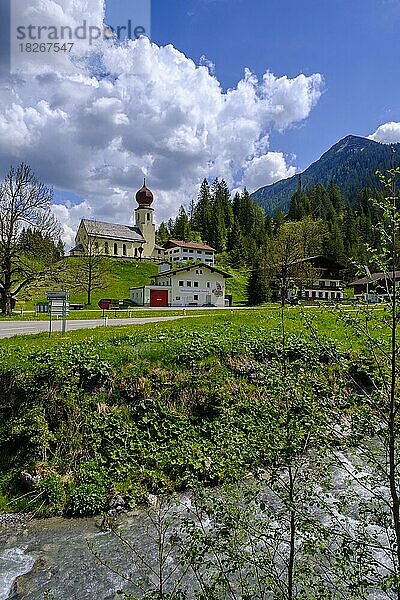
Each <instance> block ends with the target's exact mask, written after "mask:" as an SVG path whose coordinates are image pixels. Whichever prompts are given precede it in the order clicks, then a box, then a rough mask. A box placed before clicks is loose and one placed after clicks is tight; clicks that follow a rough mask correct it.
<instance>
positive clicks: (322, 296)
mask: <svg viewBox="0 0 400 600" xmlns="http://www.w3.org/2000/svg"><path fill="white" fill-rule="evenodd" d="M300 262H306V263H308V265H309V266H310V268H311V272H312V277H311V278H310V279H309V280H305V281H302V282H301V283H299V282H297V283H296V285H294V286H292V287H291V290H290V297H296V298H299V299H303V300H343V271H344V269H345V266H344V265H342V264H340V263H338V262H336V261H334V260H331V259H330V258H327V257H326V256H323V255H317V256H308V257H306V258H302V259H299V260H298V261H296V263H300Z"/></svg>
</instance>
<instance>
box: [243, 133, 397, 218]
mask: <svg viewBox="0 0 400 600" xmlns="http://www.w3.org/2000/svg"><path fill="white" fill-rule="evenodd" d="M393 145H394V147H395V149H396V150H397V154H398V153H399V150H400V144H393ZM392 161H393V155H392V152H391V147H390V146H389V145H388V144H380V143H378V142H375V141H373V140H368V139H366V138H362V137H358V136H354V135H348V136H347V137H345V138H344V139H342V140H340V141H339V142H337V143H336V144H334V146H332V147H331V148H330V149H329V150H327V152H325V153H324V154H323V155H322V156H321V158H319V159H318V160H317V161H315V162H314V163H313V164H312V165H310V166H309V167H308V168H307V169H306V170H305V171H304V172H303V173H301V180H302V185H303V188H304V189H306V188H308V187H310V186H315V185H317V184H322V185H323V186H324V187H328V186H329V184H330V183H331V182H333V183H335V184H336V185H337V186H338V187H339V188H340V190H341V192H342V194H343V195H344V196H345V198H346V199H347V200H349V202H350V203H351V204H354V203H355V201H356V197H357V192H359V191H360V190H362V189H363V188H368V187H369V188H371V187H376V185H377V180H376V176H375V172H376V171H377V170H378V169H379V170H382V171H384V170H385V169H388V168H390V167H391V166H392ZM398 161H399V158H398V157H397V159H396V160H395V164H397V163H398ZM298 181H299V176H298V175H294V176H293V177H289V178H288V179H283V180H281V181H277V182H276V183H273V184H271V185H267V186H265V187H262V188H260V189H259V190H257V191H256V192H254V193H253V194H252V195H251V197H252V198H253V200H255V202H257V204H259V205H260V206H262V207H263V208H264V209H265V211H266V212H267V213H268V214H270V215H273V214H274V212H275V211H276V210H277V209H280V210H282V211H283V212H286V211H287V210H288V209H289V205H290V199H291V197H292V195H293V194H294V192H295V191H296V189H297V187H298Z"/></svg>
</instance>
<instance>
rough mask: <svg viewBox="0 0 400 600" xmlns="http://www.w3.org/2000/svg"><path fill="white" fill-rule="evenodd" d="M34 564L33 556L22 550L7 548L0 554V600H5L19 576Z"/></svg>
mask: <svg viewBox="0 0 400 600" xmlns="http://www.w3.org/2000/svg"><path fill="white" fill-rule="evenodd" d="M34 563H35V559H34V558H33V556H30V555H29V554H25V551H24V550H23V549H22V548H14V547H12V548H7V549H6V550H3V552H0V600H7V598H9V596H10V592H11V590H12V588H13V584H14V581H15V580H16V578H17V577H18V576H19V575H24V574H25V573H28V572H29V571H30V570H31V569H32V567H33V565H34Z"/></svg>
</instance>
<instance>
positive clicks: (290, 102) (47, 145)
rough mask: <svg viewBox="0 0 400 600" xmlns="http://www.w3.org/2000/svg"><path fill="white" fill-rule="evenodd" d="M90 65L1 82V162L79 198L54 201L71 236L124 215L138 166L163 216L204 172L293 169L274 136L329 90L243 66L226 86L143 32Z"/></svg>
mask: <svg viewBox="0 0 400 600" xmlns="http://www.w3.org/2000/svg"><path fill="white" fill-rule="evenodd" d="M35 1H36V3H39V0H35ZM69 1H70V3H71V6H73V7H74V11H75V12H74V15H75V16H76V14H77V15H79V14H80V8H79V6H80V4H82V3H83V4H85V7H86V8H87V5H88V4H90V6H91V10H92V11H93V12H94V13H95V15H97V16H99V15H100V14H101V11H102V1H101V0H69ZM46 2H49V0H41V3H42V5H44V4H45V3H46ZM81 8H82V7H81ZM75 16H74V18H75ZM203 62H204V60H203ZM92 63H93V60H92V58H91V57H89V59H87V60H86V59H85V63H84V64H85V69H86V70H84V71H82V72H81V73H80V74H75V75H65V74H64V75H63V74H60V73H47V74H44V75H40V76H36V77H33V76H32V77H30V78H26V79H25V80H23V79H18V80H15V82H14V84H13V86H12V87H10V88H8V87H3V88H2V89H0V107H1V108H0V168H1V169H2V170H3V171H5V169H6V168H7V167H8V166H9V164H10V163H11V162H17V161H20V160H23V161H25V162H27V163H28V164H30V165H31V166H32V168H33V169H34V170H35V172H36V173H37V175H38V177H39V178H41V179H42V180H44V181H46V183H48V184H51V185H54V186H55V187H56V188H58V189H60V190H65V191H68V192H72V193H73V194H75V195H76V196H78V197H80V198H82V202H81V203H80V204H78V205H77V206H75V207H70V206H68V205H65V207H64V208H62V207H61V206H60V205H58V207H57V209H56V212H57V214H58V215H59V217H60V219H61V221H62V223H63V225H64V227H65V237H66V239H68V240H69V239H70V238H71V230H74V229H75V227H76V224H77V222H78V221H79V218H80V217H81V216H85V215H88V214H91V215H92V216H94V217H95V218H99V219H109V220H113V221H115V222H117V221H120V222H129V221H130V220H131V216H132V213H133V210H134V207H135V201H134V193H135V191H136V189H137V188H138V187H139V186H140V185H141V183H142V177H143V174H146V176H147V181H148V185H149V186H150V187H151V189H152V190H153V192H154V194H155V204H154V206H155V208H156V215H157V219H158V221H160V220H162V219H166V218H169V217H170V216H173V215H174V214H175V213H176V211H177V208H178V207H179V204H181V203H182V202H183V203H186V202H189V201H190V199H191V198H193V197H195V196H196V194H197V189H198V185H199V183H200V182H201V180H202V179H203V178H204V177H209V178H210V179H213V178H214V177H224V178H225V179H226V181H227V183H228V185H230V186H231V187H234V186H235V185H241V184H242V183H245V184H246V185H248V187H249V188H250V189H251V188H254V189H255V188H257V187H260V186H261V185H266V184H268V183H271V182H273V181H276V180H277V179H280V178H282V177H287V176H290V175H292V174H293V173H294V171H295V168H294V167H293V166H288V165H287V164H286V161H285V157H284V155H283V154H282V153H281V152H273V151H271V150H270V148H269V138H268V133H269V131H270V130H271V129H273V128H275V129H277V130H280V131H283V130H284V129H286V128H288V127H290V126H293V125H295V124H296V123H298V122H301V121H302V120H304V119H305V118H307V117H308V115H309V114H310V111H311V110H312V108H313V106H314V105H315V104H316V102H317V101H318V99H319V97H320V95H321V93H322V87H323V80H322V77H321V75H319V74H314V75H311V76H309V77H306V76H305V75H299V76H298V77H295V78H293V79H289V78H288V77H286V76H285V77H275V76H274V75H273V74H272V73H270V72H267V73H265V75H264V76H263V77H262V78H261V80H259V79H258V78H257V77H256V76H255V75H254V74H253V73H251V71H250V70H246V71H245V74H244V77H243V79H242V80H241V81H239V82H238V84H237V85H236V86H235V87H234V88H232V89H229V90H227V91H224V90H223V89H222V88H221V85H220V83H219V81H218V80H217V78H216V77H215V76H214V75H213V74H212V72H210V68H209V66H208V65H207V66H204V65H196V64H195V63H194V62H193V61H192V60H191V59H189V58H187V57H186V56H185V55H184V54H183V53H182V52H179V51H178V50H177V49H175V48H174V47H173V46H171V45H168V46H165V47H159V46H157V45H156V44H152V43H150V41H149V40H148V39H147V38H140V39H138V40H135V41H130V42H127V43H124V44H123V45H117V44H114V43H112V42H109V41H108V42H104V43H103V44H102V45H101V46H100V47H98V48H97V54H96V64H97V66H98V68H100V70H101V71H102V73H103V75H102V76H101V77H100V76H95V75H94V74H93V72H92V71H91V70H90V66H89V65H90V64H92ZM97 72H98V71H97ZM104 73H106V75H104Z"/></svg>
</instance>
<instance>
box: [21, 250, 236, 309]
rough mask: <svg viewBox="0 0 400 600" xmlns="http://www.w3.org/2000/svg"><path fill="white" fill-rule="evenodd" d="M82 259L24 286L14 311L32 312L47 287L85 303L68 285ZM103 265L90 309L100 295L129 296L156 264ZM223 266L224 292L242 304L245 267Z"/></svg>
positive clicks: (118, 261)
mask: <svg viewBox="0 0 400 600" xmlns="http://www.w3.org/2000/svg"><path fill="white" fill-rule="evenodd" d="M81 260H82V259H81V258H79V257H67V258H65V259H63V260H62V261H60V262H58V263H56V264H55V265H53V266H52V267H51V269H49V270H48V272H47V273H46V275H45V276H44V277H43V278H41V279H40V280H38V281H35V282H34V283H32V284H30V285H28V286H27V287H25V288H23V290H22V291H21V293H20V295H19V299H18V302H17V304H16V307H15V312H16V313H20V311H21V310H22V311H33V310H34V308H35V304H36V303H37V302H45V301H46V293H47V291H50V290H61V289H69V290H70V302H71V303H76V304H84V305H86V300H87V298H86V294H85V292H84V291H82V290H74V289H73V288H72V287H71V274H72V271H73V268H72V267H74V268H75V267H76V265H79V262H80V261H81ZM103 264H104V270H105V271H106V272H107V273H106V275H105V277H104V287H103V288H102V289H98V290H94V291H93V294H92V302H91V305H90V306H89V308H93V309H96V308H97V307H98V302H99V300H100V299H101V298H113V299H117V300H124V299H126V298H129V288H131V287H139V286H142V285H146V284H148V283H150V278H151V277H152V276H153V275H155V274H156V273H157V272H158V266H157V263H152V262H147V261H143V262H141V261H135V260H130V259H123V258H118V259H115V258H104V259H103ZM223 268H224V269H225V270H226V271H228V272H229V273H230V274H231V275H233V277H232V279H228V280H227V294H232V295H233V300H234V303H235V304H243V303H245V302H246V281H247V272H246V270H240V271H236V270H234V269H231V268H229V267H225V266H224V267H223ZM86 306H87V305H86ZM72 318H74V317H72ZM76 318H79V317H76ZM85 318H86V317H85ZM88 318H90V317H88Z"/></svg>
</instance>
